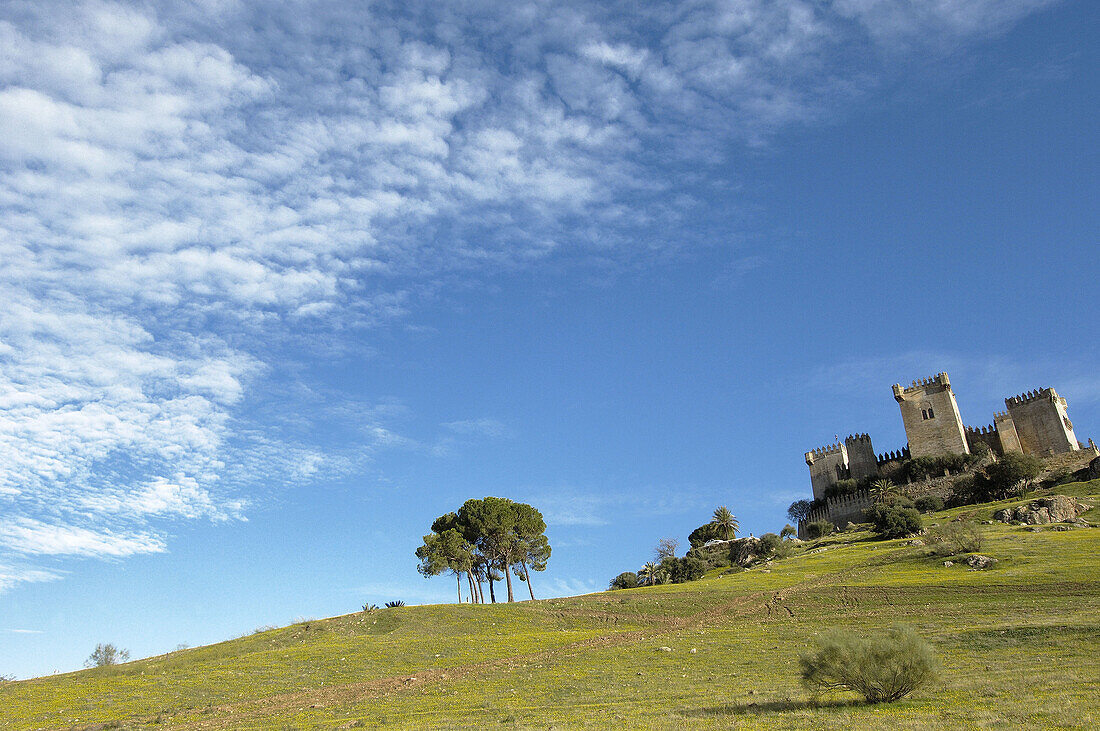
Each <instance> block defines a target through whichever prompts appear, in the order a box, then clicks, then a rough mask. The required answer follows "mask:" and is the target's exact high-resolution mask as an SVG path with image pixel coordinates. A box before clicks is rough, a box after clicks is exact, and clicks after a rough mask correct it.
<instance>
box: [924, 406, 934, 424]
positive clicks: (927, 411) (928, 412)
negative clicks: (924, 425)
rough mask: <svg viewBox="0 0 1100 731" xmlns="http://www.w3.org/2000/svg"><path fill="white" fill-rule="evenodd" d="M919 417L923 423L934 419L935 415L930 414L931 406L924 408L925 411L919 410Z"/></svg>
mask: <svg viewBox="0 0 1100 731" xmlns="http://www.w3.org/2000/svg"><path fill="white" fill-rule="evenodd" d="M920 415H921V418H922V419H924V420H925V421H928V420H929V419H935V418H936V415H935V414H934V413H933V412H932V407H931V406H929V407H928V408H925V409H921V410H920Z"/></svg>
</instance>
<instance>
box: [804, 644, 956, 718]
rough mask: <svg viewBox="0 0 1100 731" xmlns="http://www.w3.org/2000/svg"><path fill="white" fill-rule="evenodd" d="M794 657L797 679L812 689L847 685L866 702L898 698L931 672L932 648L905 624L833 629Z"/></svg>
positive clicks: (926, 678) (932, 674) (916, 685)
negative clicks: (875, 629) (877, 629)
mask: <svg viewBox="0 0 1100 731" xmlns="http://www.w3.org/2000/svg"><path fill="white" fill-rule="evenodd" d="M799 663H800V665H801V668H802V682H803V683H805V684H806V686H807V687H809V688H810V689H812V690H813V691H815V692H819V691H826V690H851V691H854V692H856V693H859V694H861V695H862V696H863V697H864V698H865V699H866V700H867V702H868V703H883V702H889V701H896V700H898V699H899V698H904V697H905V696H907V695H909V694H910V693H912V692H913V691H914V690H916V689H917V688H919V687H920V686H921V685H923V684H924V683H926V682H928V681H929V680H931V679H932V678H933V677H935V674H936V663H935V658H934V657H933V654H932V648H931V647H930V646H929V645H928V643H927V642H925V641H924V640H923V639H921V638H920V636H919V635H918V634H917V633H916V632H914V631H913V630H912V629H910V628H908V627H892V628H890V629H888V630H886V631H885V632H878V633H867V632H863V631H861V632H859V633H856V632H853V631H851V630H843V629H834V630H831V631H829V632H827V633H825V634H824V635H823V636H822V638H821V642H820V644H819V646H818V649H817V651H816V652H814V653H812V654H806V655H802V657H801V658H800V660H799Z"/></svg>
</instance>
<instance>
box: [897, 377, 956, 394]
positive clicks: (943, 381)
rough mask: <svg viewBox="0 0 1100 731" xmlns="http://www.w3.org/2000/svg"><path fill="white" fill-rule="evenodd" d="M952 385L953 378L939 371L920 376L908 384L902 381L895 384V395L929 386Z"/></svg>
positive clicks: (913, 391)
mask: <svg viewBox="0 0 1100 731" xmlns="http://www.w3.org/2000/svg"><path fill="white" fill-rule="evenodd" d="M950 385H951V379H950V378H948V377H947V374H946V373H937V374H936V375H934V376H929V377H928V378H920V379H917V380H916V381H913V382H912V383H911V384H909V385H908V386H902V385H901V384H900V383H895V384H894V395H895V396H899V395H902V394H908V393H915V392H916V391H922V390H924V389H926V388H928V387H929V386H941V387H944V388H946V387H948V386H950Z"/></svg>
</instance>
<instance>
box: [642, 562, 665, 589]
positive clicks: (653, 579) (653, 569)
mask: <svg viewBox="0 0 1100 731" xmlns="http://www.w3.org/2000/svg"><path fill="white" fill-rule="evenodd" d="M660 573H661V567H660V566H658V565H657V564H655V563H654V562H652V561H650V562H649V563H647V564H646V565H645V566H643V567H642V570H641V571H639V572H638V578H639V579H643V581H642V585H643V586H653V585H654V584H656V583H657V579H658V576H659V574H660Z"/></svg>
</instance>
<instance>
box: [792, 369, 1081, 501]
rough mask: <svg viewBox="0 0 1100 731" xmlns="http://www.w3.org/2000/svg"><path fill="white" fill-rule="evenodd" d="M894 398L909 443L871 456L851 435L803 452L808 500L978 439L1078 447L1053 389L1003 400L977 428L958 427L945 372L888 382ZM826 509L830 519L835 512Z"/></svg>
mask: <svg viewBox="0 0 1100 731" xmlns="http://www.w3.org/2000/svg"><path fill="white" fill-rule="evenodd" d="M894 400H895V401H897V402H898V406H899V408H900V409H901V420H902V424H903V425H904V426H905V436H906V439H907V440H908V442H909V443H908V444H907V445H906V446H905V447H903V448H902V449H900V450H896V451H892V452H887V453H885V454H881V455H876V454H875V450H874V447H873V446H872V445H871V437H869V436H868V435H867V434H854V435H852V436H849V437H848V438H847V439H845V440H844V441H843V442H837V443H836V444H830V445H828V446H825V447H819V448H818V449H814V450H811V451H809V452H806V465H807V466H808V467H809V468H810V484H811V487H812V488H813V494H814V500H821V501H824V500H825V498H826V490H828V489H829V488H830V487H832V486H834V485H836V484H837V483H838V482H839V481H840V480H857V481H864V482H866V481H867V480H869V479H874V478H877V477H879V475H880V473H881V472H882V471H883V468H885V467H886V466H887V465H888V464H889V463H891V462H901V461H904V460H906V459H910V458H916V457H943V456H947V455H953V454H970V453H971V452H973V451H974V450H975V449H980V448H979V447H977V445H978V444H979V443H982V444H985V445H986V446H988V447H989V449H990V450H992V452H993V453H994V454H996V455H1004V454H1006V453H1008V452H1022V453H1023V454H1033V455H1037V456H1041V457H1049V456H1053V455H1055V454H1062V453H1065V452H1075V451H1078V450H1080V449H1082V445H1081V444H1080V443H1079V442H1078V441H1077V436H1076V435H1075V434H1074V433H1073V423H1072V422H1070V420H1069V416H1068V415H1067V414H1066V400H1065V399H1064V398H1062V397H1061V396H1059V395H1058V392H1057V391H1055V390H1054V389H1053V388H1041V389H1039V390H1037V391H1029V392H1027V393H1024V394H1021V395H1019V396H1013V397H1011V398H1007V399H1005V410H1004V411H1000V412H997V413H995V414H994V415H993V423H991V424H987V425H985V426H981V427H972V426H963V421H962V417H961V416H960V415H959V406H958V404H957V403H956V402H955V392H954V391H952V390H951V380H950V379H949V378H948V377H947V374H946V373H937V374H936V375H934V376H932V377H931V378H924V379H921V380H920V381H913V382H912V384H911V385H910V386H907V387H903V386H902V385H901V384H894ZM1090 446H1091V440H1090ZM983 451H984V450H983ZM828 512H829V513H830V516H829V517H830V519H832V518H833V515H832V513H833V512H837V511H832V510H830V511H828ZM843 512H849V511H843Z"/></svg>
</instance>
